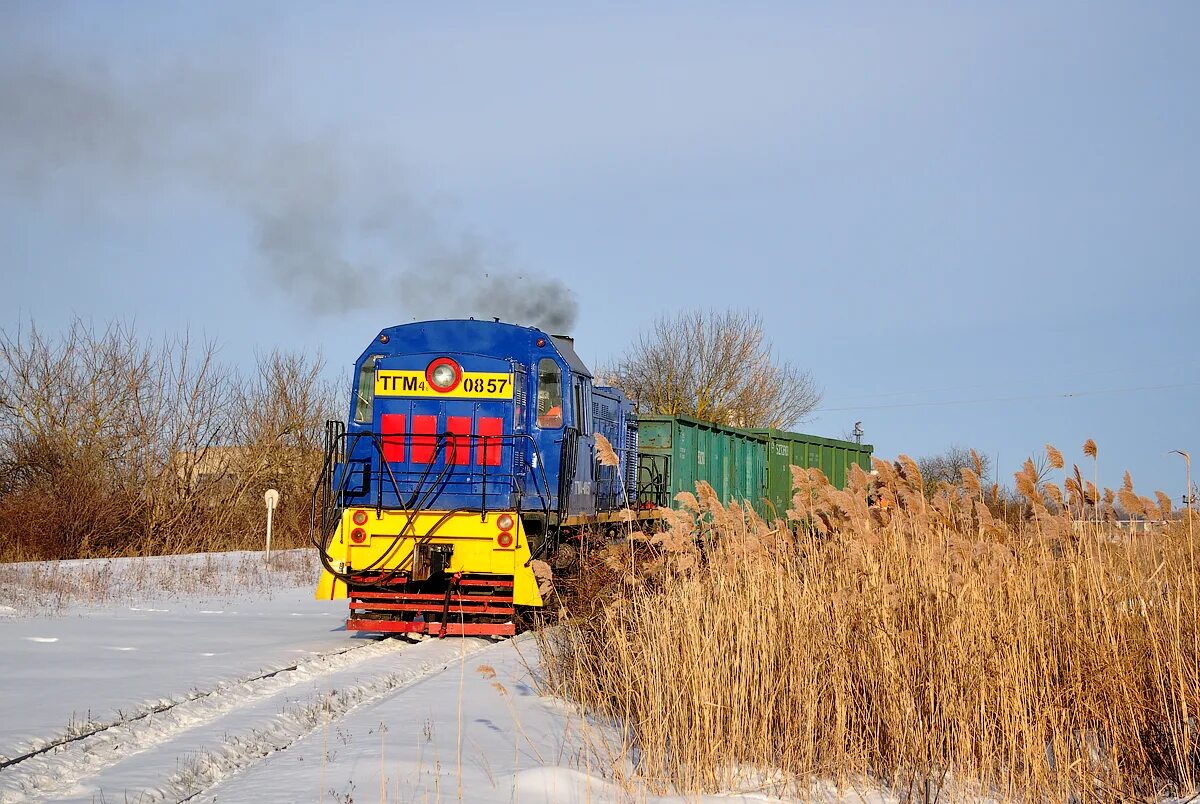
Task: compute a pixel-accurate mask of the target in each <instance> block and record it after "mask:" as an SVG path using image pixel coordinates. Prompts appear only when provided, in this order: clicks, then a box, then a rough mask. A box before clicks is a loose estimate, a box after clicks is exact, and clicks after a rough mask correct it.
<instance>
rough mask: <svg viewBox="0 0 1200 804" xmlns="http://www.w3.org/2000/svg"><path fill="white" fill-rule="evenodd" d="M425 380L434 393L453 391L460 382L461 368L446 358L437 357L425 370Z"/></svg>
mask: <svg viewBox="0 0 1200 804" xmlns="http://www.w3.org/2000/svg"><path fill="white" fill-rule="evenodd" d="M425 380H426V381H427V382H428V383H429V386H430V387H431V388H433V390H435V391H439V392H441V393H443V394H444V393H447V392H449V391H453V390H454V389H455V388H457V387H458V384H459V383H460V382H461V381H462V367H461V366H459V365H458V364H457V363H455V362H454V361H453V360H451V359H450V358H448V357H439V358H438V359H437V360H435V361H433V362H432V363H430V364H429V367H428V368H427V369H425Z"/></svg>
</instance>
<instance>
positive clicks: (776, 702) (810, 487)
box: [541, 442, 1200, 801]
mask: <svg viewBox="0 0 1200 804" xmlns="http://www.w3.org/2000/svg"><path fill="white" fill-rule="evenodd" d="M1091 443H1092V442H1089V444H1091ZM1094 450H1095V448H1094V446H1092V447H1090V449H1089V452H1092V453H1094ZM1049 463H1050V465H1051V466H1052V467H1053V468H1059V467H1060V466H1063V465H1065V464H1064V463H1063V462H1062V461H1061V457H1060V456H1053V457H1051V459H1050V462H1049ZM876 469H877V471H878V472H879V477H878V480H877V485H875V486H874V487H872V485H871V481H870V480H869V478H868V476H867V475H866V474H865V473H863V472H861V471H855V472H854V473H853V477H852V478H851V481H850V486H849V488H848V489H847V490H845V491H839V490H837V489H834V488H833V487H832V486H830V485H829V483H828V481H827V480H826V479H825V478H824V477H822V476H821V475H820V473H819V472H813V471H805V470H795V481H796V482H795V486H796V489H795V496H794V499H793V507H792V511H791V512H790V513H791V515H792V517H793V518H794V519H796V520H800V521H803V522H804V523H806V525H805V526H804V527H788V526H786V525H784V523H767V522H764V521H763V520H762V519H760V518H759V517H758V516H757V515H755V514H754V513H753V511H751V510H749V509H748V507H746V506H739V505H736V504H734V505H730V506H722V505H720V503H719V502H718V501H717V499H716V495H715V494H713V493H712V489H710V488H707V487H705V486H701V487H700V488H699V489H698V490H697V493H696V494H695V495H691V494H681V495H680V502H681V504H682V506H683V510H681V511H675V512H669V513H667V521H668V528H667V530H666V531H665V532H664V533H660V534H658V535H657V536H655V537H653V538H652V539H651V542H652V543H651V544H642V545H637V544H634V543H628V544H624V545H619V546H612V547H609V548H607V549H606V550H605V551H602V552H600V553H599V554H597V555H596V556H595V562H596V567H595V568H594V569H595V577H599V578H604V579H606V581H607V582H606V583H603V584H602V583H595V584H592V585H591V586H590V587H589V588H588V590H587V594H586V595H585V596H584V599H582V600H576V601H574V603H573V605H572V613H571V614H570V615H567V616H565V617H564V619H563V621H562V622H561V623H560V624H559V627H556V628H550V629H546V630H545V631H543V632H542V634H541V641H542V650H543V655H544V657H545V664H546V670H547V686H548V690H549V691H550V692H552V693H554V694H557V695H561V696H565V697H568V698H571V699H574V700H576V701H578V702H581V703H583V704H584V705H586V706H587V707H589V708H590V709H591V710H593V711H594V712H596V713H598V714H600V715H602V716H606V717H612V718H614V719H615V720H616V721H617V722H619V723H621V724H624V725H623V728H624V729H625V741H626V745H625V746H624V750H625V751H626V752H628V755H630V756H632V757H634V758H635V760H636V766H637V771H638V773H639V775H640V777H641V779H642V781H643V782H644V783H647V784H649V785H650V786H651V787H652V788H654V789H656V790H659V791H668V790H673V791H677V792H684V793H696V792H701V791H717V790H721V789H727V788H729V787H730V786H732V785H734V784H736V783H738V782H739V780H742V779H744V777H745V774H746V771H747V769H748V768H749V769H758V770H760V771H766V770H768V769H769V770H770V771H771V772H772V774H773V775H770V776H769V777H764V778H770V779H771V780H773V781H772V782H771V784H770V785H767V786H768V787H769V788H770V792H773V793H775V794H784V793H789V794H796V795H805V794H806V792H808V791H811V790H812V789H813V788H811V787H810V785H811V784H812V783H813V782H814V781H815V780H817V779H822V778H824V779H829V778H832V779H836V780H839V782H841V783H849V782H850V781H852V780H855V779H861V778H862V777H864V776H865V777H869V778H872V779H874V780H876V781H877V782H878V783H880V784H882V785H885V786H887V787H888V788H890V789H892V790H893V791H895V792H896V793H898V794H899V795H901V796H903V797H906V798H908V799H909V800H922V799H926V800H928V799H930V798H933V797H940V798H941V800H947V799H951V800H953V799H961V798H966V797H968V796H971V795H976V794H980V795H988V796H993V797H999V798H1006V799H1031V800H1039V799H1049V800H1060V801H1067V800H1077V801H1127V800H1152V799H1156V798H1159V797H1162V796H1166V795H1185V794H1188V793H1191V792H1194V791H1196V789H1197V782H1198V781H1200V733H1198V732H1197V728H1198V720H1197V717H1198V714H1200V625H1198V617H1200V607H1198V599H1197V580H1198V578H1197V574H1196V573H1197V566H1196V550H1195V544H1194V543H1193V541H1192V537H1191V536H1190V532H1189V529H1188V527H1187V525H1186V524H1184V523H1180V522H1178V521H1175V522H1174V523H1173V524H1171V525H1169V526H1168V527H1165V528H1163V529H1161V530H1159V531H1158V532H1155V533H1153V534H1138V535H1133V536H1130V535H1128V534H1122V533H1120V532H1118V531H1112V530H1110V529H1109V528H1107V526H1105V525H1104V522H1105V521H1106V520H1108V519H1111V518H1112V517H1113V515H1114V510H1113V509H1112V506H1111V502H1110V503H1101V502H1100V500H1099V498H1098V497H1097V496H1096V494H1095V489H1094V487H1093V488H1092V489H1091V490H1090V491H1089V492H1088V494H1089V496H1088V498H1087V500H1084V499H1083V494H1082V493H1081V489H1080V486H1082V483H1081V480H1082V478H1080V477H1079V475H1078V472H1076V474H1075V476H1074V477H1068V480H1073V481H1074V486H1072V485H1071V484H1070V483H1068V492H1067V494H1065V495H1064V494H1063V491H1062V489H1061V488H1059V487H1058V486H1054V485H1053V484H1050V483H1047V482H1045V481H1044V480H1042V481H1039V480H1037V479H1036V478H1034V477H1031V475H1034V474H1036V471H1037V470H1036V468H1032V467H1031V466H1029V465H1027V466H1026V467H1025V468H1024V469H1023V470H1022V473H1021V474H1022V475H1023V477H1021V476H1019V477H1018V482H1019V483H1020V484H1021V485H1022V486H1023V487H1024V489H1025V491H1026V492H1028V494H1029V495H1030V499H1029V500H1028V503H1027V504H1026V505H1025V506H1024V507H1023V508H1022V509H1021V513H1020V516H1019V517H1016V518H1015V519H1013V518H1008V519H1006V518H1005V517H1004V516H1002V515H1001V512H1000V511H999V510H998V508H999V506H1000V504H1001V503H1002V502H1004V501H1002V500H1000V499H999V498H998V497H997V496H995V495H994V492H993V495H992V496H989V494H988V493H987V490H986V489H983V488H981V485H980V483H979V478H978V475H977V474H976V473H975V472H973V471H971V470H965V471H964V472H963V478H964V480H963V482H962V483H961V484H957V485H950V484H948V483H943V484H942V486H941V488H940V489H939V490H938V492H937V493H936V494H935V495H934V496H933V497H932V499H930V498H926V497H925V495H924V494H923V493H922V491H923V489H922V484H923V481H922V478H921V477H920V474H919V472H918V471H917V469H916V466H915V464H914V463H913V462H912V461H910V460H908V459H906V458H901V459H900V460H899V461H897V462H896V463H894V464H892V463H885V462H876ZM1052 486H1053V488H1054V491H1049V489H1050V488H1051V487H1052ZM1130 493H1132V491H1131V492H1130ZM869 494H870V495H872V496H873V497H874V498H875V499H877V500H880V501H888V502H889V505H888V506H887V508H886V510H885V509H884V508H883V507H881V506H870V505H868V495H869ZM1135 496H1136V495H1135ZM1060 500H1061V502H1060ZM1093 509H1095V510H1093ZM1097 521H1099V524H1097ZM631 551H632V553H633V555H631V554H630V552H631ZM631 562H632V566H634V567H635V568H636V571H631V570H630V567H631ZM585 574H586V573H585Z"/></svg>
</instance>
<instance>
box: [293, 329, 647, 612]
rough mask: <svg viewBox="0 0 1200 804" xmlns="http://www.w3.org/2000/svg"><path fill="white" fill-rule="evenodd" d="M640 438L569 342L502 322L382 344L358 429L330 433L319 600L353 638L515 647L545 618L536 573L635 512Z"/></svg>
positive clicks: (318, 493) (364, 373) (627, 410)
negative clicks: (526, 616) (523, 623)
mask: <svg viewBox="0 0 1200 804" xmlns="http://www.w3.org/2000/svg"><path fill="white" fill-rule="evenodd" d="M637 432H638V431H637V421H636V419H635V417H634V416H633V406H632V405H631V404H630V403H629V401H628V400H627V399H626V398H625V396H624V395H623V394H622V393H621V392H620V391H619V390H617V389H615V388H608V387H603V386H597V385H594V384H593V378H592V374H591V372H589V371H588V369H587V366H585V365H584V363H583V361H582V360H580V359H579V356H578V355H577V354H576V353H575V349H574V346H573V342H572V340H571V339H570V338H567V337H564V336H558V335H551V334H548V333H546V332H543V331H541V330H539V329H537V328H534V327H522V326H516V325H513V324H506V323H502V322H500V321H499V320H496V321H476V320H473V319H472V320H467V321H429V322H423V323H414V324H405V325H402V326H396V327H391V328H388V329H385V330H383V331H382V332H380V333H379V335H378V336H377V337H376V338H375V339H374V340H373V341H372V342H371V344H370V345H369V346H368V347H367V348H366V350H365V351H364V352H363V353H362V355H361V356H360V357H359V358H358V360H357V362H356V363H355V382H354V387H353V389H352V403H351V410H350V412H349V417H348V420H347V421H346V422H344V423H343V422H340V421H338V422H329V423H328V424H327V426H326V444H325V460H324V464H323V469H322V474H321V479H320V481H319V482H318V484H317V488H316V490H315V492H314V498H313V512H314V515H313V525H314V529H313V530H314V540H315V541H316V543H317V546H318V547H319V549H320V555H321V561H322V565H323V572H322V574H321V578H320V581H319V584H318V588H317V597H318V598H320V599H337V598H345V599H347V600H348V601H349V607H350V616H349V618H348V621H347V627H348V628H349V629H351V630H364V631H379V632H409V633H428V634H439V635H446V634H453V635H458V634H501V635H503V634H512V633H514V628H515V626H514V620H515V618H514V614H515V607H517V606H540V605H542V596H541V594H540V593H539V588H538V580H537V578H535V576H534V570H533V562H534V561H535V560H536V559H538V558H540V557H547V556H549V555H552V554H553V553H554V551H555V550H556V549H557V548H558V546H559V542H560V540H561V539H562V538H563V534H564V533H567V532H569V530H570V529H571V528H574V527H578V526H582V525H585V524H593V523H602V522H607V521H613V520H614V519H615V518H616V512H617V511H619V510H620V509H624V508H627V507H629V506H630V504H631V501H633V500H634V499H635V496H636V488H635V484H636V481H637V472H638V445H637ZM597 433H599V434H601V435H603V436H604V437H605V438H606V439H607V440H608V442H609V443H610V444H611V445H612V447H613V449H614V451H615V453H616V455H617V458H618V465H617V466H606V465H601V464H600V462H599V461H598V460H597V456H596V434H597ZM609 463H611V461H609Z"/></svg>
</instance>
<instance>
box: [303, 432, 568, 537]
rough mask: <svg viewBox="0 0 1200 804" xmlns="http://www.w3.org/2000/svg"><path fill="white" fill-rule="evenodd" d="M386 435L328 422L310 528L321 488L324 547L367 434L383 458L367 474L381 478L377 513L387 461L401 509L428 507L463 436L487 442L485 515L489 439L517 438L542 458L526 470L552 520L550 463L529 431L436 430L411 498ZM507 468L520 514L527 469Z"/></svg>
mask: <svg viewBox="0 0 1200 804" xmlns="http://www.w3.org/2000/svg"><path fill="white" fill-rule="evenodd" d="M332 424H333V423H332V422H330V423H329V425H332ZM337 424H339V425H341V426H342V428H344V426H345V425H344V424H342V423H341V422H338V423H337ZM384 435H394V434H380V433H375V432H371V431H357V432H353V433H347V432H346V431H345V430H344V429H342V430H341V431H337V429H336V428H335V427H332V426H327V430H326V450H325V460H324V461H322V470H321V475H320V478H319V479H318V481H317V485H316V487H314V489H313V495H312V512H311V515H310V521H309V530H310V534H311V532H312V531H313V530H315V529H316V525H317V511H316V508H317V495H318V494H320V495H321V502H322V505H321V510H322V513H321V529H320V530H321V539H320V542H319V546H320V548H321V549H322V550H324V549H325V544H326V541H327V536H331V535H332V533H331V532H330V531H331V530H332V528H331V527H330V526H331V525H335V524H336V521H337V517H336V516H335V515H334V514H333V511H331V510H330V509H331V508H332V509H335V510H337V511H340V510H342V509H344V508H345V490H346V485H347V482H348V479H349V476H350V472H349V463H350V459H351V456H352V455H353V454H354V450H355V449H356V448H357V447H358V445H359V443H360V442H361V441H362V440H363V439H367V440H368V442H369V443H370V444H371V446H372V447H373V449H374V452H375V454H376V456H378V458H379V461H378V463H379V466H378V468H377V469H376V471H375V472H372V473H370V474H368V475H367V476H366V477H367V479H368V480H369V479H371V475H374V476H375V479H376V484H375V485H376V489H375V507H376V511H377V513H381V512H382V510H383V491H384V489H383V485H384V484H383V479H384V476H383V473H384V470H385V467H386V471H387V479H388V481H389V483H390V485H391V488H392V491H393V492H394V494H395V496H396V499H397V501H398V502H399V504H400V508H401V510H408V509H409V508H410V507H412V506H414V505H416V506H417V510H421V508H423V507H424V506H423V505H422V504H421V503H422V502H424V501H425V498H427V497H429V495H431V494H432V495H433V496H432V498H430V500H429V501H430V502H431V501H432V499H436V498H437V496H438V495H440V494H441V493H442V491H443V490H444V481H448V479H449V469H450V468H451V467H452V466H453V465H455V463H454V457H455V453H456V451H457V450H458V448H459V440H460V439H461V440H462V441H465V442H467V449H468V450H471V449H472V447H473V446H474V445H475V444H476V443H480V444H482V445H483V448H484V453H483V454H484V460H483V469H482V475H483V480H482V483H481V487H480V506H479V511H480V513H482V514H483V515H484V516H486V513H487V509H488V502H487V493H488V489H487V448H488V446H489V444H491V443H492V442H499V444H500V446H501V447H503V445H504V444H505V443H508V444H510V445H512V446H515V444H516V443H517V442H518V441H527V442H528V443H529V444H530V445H531V446H532V448H533V456H534V461H535V463H536V464H537V471H536V472H531V471H530V467H529V466H528V464H527V463H525V470H526V472H529V474H530V475H531V477H532V479H533V482H534V484H535V485H536V486H537V487H538V496H539V497H540V498H541V500H542V506H541V507H542V513H543V516H544V517H545V522H546V526H547V527H548V526H549V524H550V513H551V509H550V505H551V497H550V483H549V480H548V479H547V477H546V469H545V466H546V464H545V461H544V460H543V459H542V454H541V449H540V448H539V446H538V443H537V441H536V440H535V439H534V438H533V436H532V435H530V434H529V433H508V434H501V435H488V436H478V435H474V434H470V435H468V434H455V433H440V434H437V435H436V436H434V437H435V438H436V439H437V446H436V449H435V451H434V454H433V455H432V456H431V458H430V460H429V462H427V463H426V464H425V465H424V470H423V472H422V474H421V477H420V479H419V480H418V481H417V483H416V488H414V490H413V494H412V496H411V497H410V498H409V499H408V500H407V501H406V500H405V499H404V494H403V493H402V491H401V489H400V482H399V481H398V480H397V479H396V474H395V472H393V471H392V467H391V465H390V463H389V462H388V461H386V460H383V455H384V452H383V443H382V441H381V438H382V437H383V436H384ZM447 442H449V444H450V449H451V452H450V453H449V455H447V457H446V466H445V467H444V468H443V471H442V473H441V474H440V475H439V477H438V479H437V480H436V481H435V484H434V487H433V488H430V489H428V490H425V492H424V493H423V494H422V493H421V491H422V486H423V485H424V482H425V480H426V479H427V478H428V476H429V472H430V470H431V469H432V468H433V465H434V464H435V463H436V461H437V458H438V455H439V454H440V453H441V452H442V447H443V445H444V444H446V443H447ZM339 448H340V449H339ZM339 453H340V455H341V457H342V460H341V461H340V464H341V465H342V467H343V469H342V473H341V477H340V478H338V482H337V483H336V484H334V483H333V482H332V481H333V474H334V472H335V471H336V466H337V465H338V464H339V461H338V460H337V457H338V455H339ZM505 474H506V475H507V477H508V478H509V481H510V483H511V484H512V487H513V489H514V490H515V491H516V492H517V506H516V509H517V513H518V514H520V512H521V511H522V510H523V509H522V505H523V503H524V498H525V496H526V491H525V478H524V474H522V476H521V477H520V478H518V477H517V475H516V473H515V472H509V473H505ZM539 475H540V478H539ZM334 485H336V489H333V493H332V494H326V493H325V490H328V489H330V487H332V486H334ZM438 486H443V488H438ZM561 502H562V501H561V499H560V508H561ZM459 510H465V511H469V510H471V509H470V508H465V509H459ZM414 513H415V512H414ZM314 544H316V542H315V541H314Z"/></svg>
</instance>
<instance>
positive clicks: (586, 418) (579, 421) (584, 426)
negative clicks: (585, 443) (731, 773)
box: [574, 377, 592, 435]
mask: <svg viewBox="0 0 1200 804" xmlns="http://www.w3.org/2000/svg"><path fill="white" fill-rule="evenodd" d="M574 386H575V426H576V427H577V428H578V429H579V432H581V433H583V434H584V435H589V434H590V433H591V432H592V411H591V405H590V402H591V396H592V394H591V391H590V390H589V389H588V387H587V385H586V384H585V381H584V380H583V379H582V378H579V377H576V378H575V383H574Z"/></svg>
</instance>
